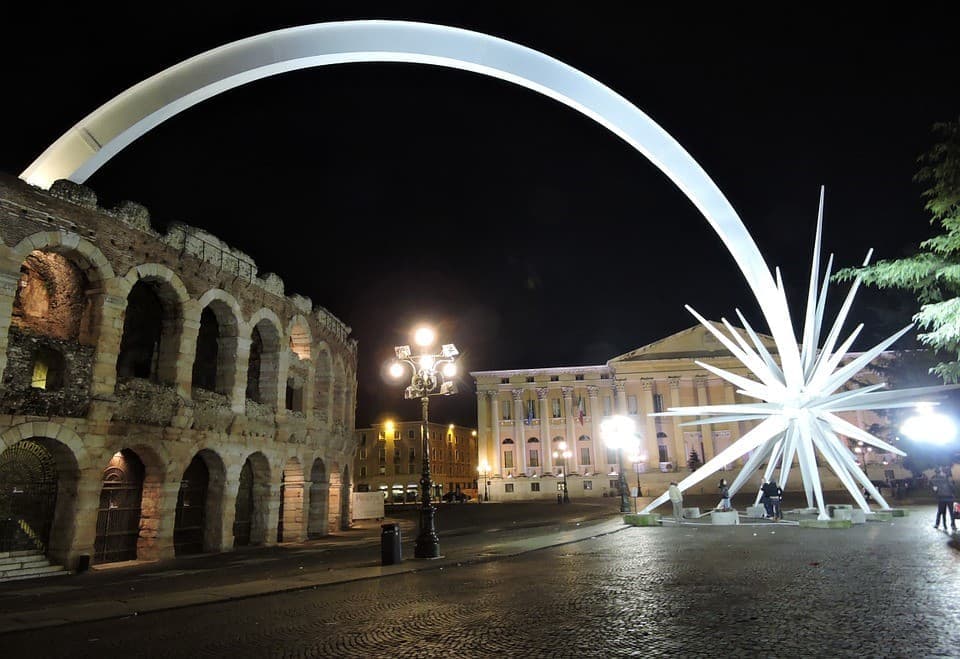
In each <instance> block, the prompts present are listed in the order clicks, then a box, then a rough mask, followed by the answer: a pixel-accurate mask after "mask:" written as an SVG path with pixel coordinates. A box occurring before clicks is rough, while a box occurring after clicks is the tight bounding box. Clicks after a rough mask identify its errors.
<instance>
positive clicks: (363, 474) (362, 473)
mask: <svg viewBox="0 0 960 659" xmlns="http://www.w3.org/2000/svg"><path fill="white" fill-rule="evenodd" d="M366 476H367V465H360V478H366Z"/></svg>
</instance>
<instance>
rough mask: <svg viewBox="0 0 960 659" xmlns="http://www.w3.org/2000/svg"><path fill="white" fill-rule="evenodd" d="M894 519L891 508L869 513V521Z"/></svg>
mask: <svg viewBox="0 0 960 659" xmlns="http://www.w3.org/2000/svg"><path fill="white" fill-rule="evenodd" d="M892 519H893V515H892V514H891V513H890V511H889V510H874V511H873V512H872V513H870V514H869V515H867V521H868V522H889V521H891V520H892Z"/></svg>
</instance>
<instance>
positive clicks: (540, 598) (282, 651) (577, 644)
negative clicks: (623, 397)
mask: <svg viewBox="0 0 960 659" xmlns="http://www.w3.org/2000/svg"><path fill="white" fill-rule="evenodd" d="M615 503H616V502H615V501H610V502H604V503H603V504H601V505H600V506H599V507H597V506H596V505H594V506H593V507H592V508H591V507H587V506H585V505H584V506H576V505H575V506H572V507H570V508H569V509H567V508H566V507H565V506H552V507H550V506H546V505H543V504H541V505H540V507H539V508H536V507H533V508H530V509H526V510H523V511H522V516H523V519H522V520H520V521H519V523H517V524H515V528H511V522H510V520H509V518H510V517H511V516H514V513H513V511H511V508H510V506H509V505H502V506H501V505H495V504H491V505H490V506H489V507H488V508H486V509H484V510H486V511H487V513H486V514H487V517H486V518H484V519H483V526H482V527H478V526H476V525H473V526H471V525H469V524H466V525H459V526H458V524H457V523H456V522H454V520H453V517H454V516H455V511H453V509H448V511H449V512H446V511H445V512H442V513H441V514H442V515H445V516H446V518H447V519H448V520H449V521H448V523H447V531H446V534H445V533H441V550H442V552H443V554H444V556H445V558H444V559H441V560H438V561H417V560H414V559H412V558H411V556H412V552H411V553H406V554H405V556H404V558H405V560H404V561H403V563H402V564H401V565H398V566H386V567H385V566H380V562H379V556H380V554H379V543H378V542H377V539H376V538H375V537H374V536H373V535H372V533H373V531H370V532H368V533H367V534H366V536H365V537H360V536H357V537H356V538H353V539H352V540H347V541H345V542H344V544H343V546H342V547H340V548H339V549H337V548H336V547H334V546H332V545H331V546H329V547H327V548H326V549H320V548H318V547H314V548H313V549H312V550H311V549H309V548H307V547H301V548H286V549H273V550H261V551H260V552H259V553H258V552H255V551H253V552H248V553H244V554H242V555H238V556H228V557H226V558H219V559H217V558H216V557H211V558H206V559H203V558H201V559H194V560H195V562H194V563H190V562H188V561H181V562H178V567H177V568H176V569H169V567H166V568H164V569H163V570H162V571H161V572H163V573H165V574H166V576H167V577H169V578H164V574H161V575H160V576H154V577H153V578H152V580H151V578H150V577H148V576H146V575H147V574H148V573H147V572H144V573H137V574H135V573H133V572H130V573H129V575H128V576H127V577H125V578H122V577H121V576H120V575H121V574H122V570H120V571H117V572H115V573H114V576H113V577H110V576H109V575H110V571H97V572H98V573H97V574H93V573H88V574H87V575H79V576H75V577H74V576H66V577H56V578H50V579H47V580H46V582H45V583H44V584H43V585H38V584H32V585H30V586H22V587H19V588H14V587H12V586H11V584H4V585H3V588H0V606H2V608H3V610H2V615H0V623H3V624H6V625H7V626H5V627H0V628H2V629H4V630H6V633H3V634H2V635H0V643H2V647H3V648H4V653H3V654H4V656H11V657H31V658H34V657H131V656H136V657H203V656H211V657H494V656H498V657H632V656H676V657H698V656H704V657H707V656H709V657H741V656H742V657H952V656H958V655H960V607H958V604H960V579H958V576H957V570H958V567H960V553H958V549H957V547H956V546H955V544H954V541H953V539H952V538H951V536H949V535H947V534H945V533H943V532H941V531H935V530H934V529H933V528H932V523H933V518H934V513H935V510H934V507H933V506H932V505H926V504H920V505H910V506H905V508H906V509H907V510H908V511H909V514H908V516H907V517H902V518H895V519H894V520H893V521H888V522H870V523H868V524H865V525H857V526H855V527H853V528H851V529H842V530H841V529H836V530H834V529H830V530H828V529H810V528H800V527H799V526H796V525H792V524H787V523H779V524H774V523H770V522H765V521H758V522H756V523H747V521H748V520H745V519H744V520H743V522H744V523H742V524H741V525H739V526H710V525H708V524H685V525H683V526H679V527H678V526H675V525H672V524H669V525H668V524H665V525H664V526H662V527H654V528H639V527H626V526H623V525H622V523H621V521H620V516H619V515H618V514H617V513H616V512H615ZM704 504H705V505H706V502H704ZM480 508H483V507H482V506H475V505H474V506H470V507H465V508H464V509H463V510H464V516H465V517H466V516H467V513H470V514H475V513H477V512H478V509H480ZM561 511H562V512H564V514H568V515H569V519H564V518H563V517H562V516H560V513H561ZM538 512H539V513H540V517H542V518H543V519H544V520H545V521H543V522H542V523H537V521H536V517H537V513H538ZM520 515H521V513H519V512H518V513H516V516H520ZM497 519H499V523H496V522H495V521H494V520H497ZM474 522H476V519H475V518H474V519H471V524H473V523H474ZM402 524H404V525H406V524H407V522H406V521H403V522H402ZM406 528H407V529H408V531H409V533H408V535H412V531H410V528H409V526H406ZM410 541H412V538H405V539H404V551H405V552H407V549H408V543H409V542H410ZM278 552H279V553H283V552H287V553H286V556H285V558H283V559H282V560H281V559H280V558H278V556H279V553H278ZM317 556H320V557H324V556H325V557H326V558H317ZM271 557H273V558H271ZM310 557H312V560H311V559H310ZM274 559H275V560H274ZM214 560H217V561H219V562H220V563H224V562H226V561H233V562H234V563H236V565H234V566H233V568H232V570H233V571H229V570H227V568H225V567H224V568H217V569H214V568H213V567H211V565H212V564H211V563H207V564H206V567H204V565H205V564H204V562H203V561H208V562H209V561H214ZM271 560H273V563H271ZM244 561H245V563H244ZM298 562H299V563H300V566H299V567H300V568H302V570H298V569H296V568H297V565H296V564H297V563H298ZM243 565H247V566H248V567H249V569H248V570H244V573H246V574H249V575H252V576H251V577H250V578H251V579H253V578H254V577H255V580H250V581H244V580H243V579H242V578H240V577H238V576H237V575H238V574H239V572H238V570H239V569H241V568H242V566H243ZM191 566H192V567H191ZM297 572H300V574H299V575H298V574H296V573H297ZM105 575H106V576H105ZM298 577H299V579H300V581H299V583H300V586H299V588H300V589H298V590H290V591H288V592H282V593H278V594H266V592H267V590H269V589H268V588H264V587H263V583H264V581H265V580H266V582H267V583H268V584H269V581H270V580H271V579H272V580H274V581H275V586H276V589H282V588H287V587H296V584H297V583H298V582H297V581H296V579H297V578H298ZM71 580H74V581H73V582H71ZM83 580H87V583H89V584H90V585H89V588H88V589H79V592H78V589H76V587H75V584H76V583H81V582H82V581H83ZM311 580H313V584H314V585H309V584H310V583H311ZM228 582H229V583H228ZM151 583H152V584H153V586H151V585H150V584H151ZM191 583H193V584H194V586H195V587H191V585H190V584H191ZM125 584H128V585H125ZM162 584H166V585H162ZM171 584H175V585H176V584H178V585H176V587H173V586H171ZM254 584H257V588H254ZM291 584H294V585H291ZM244 585H246V594H244ZM123 587H129V588H130V589H131V590H132V591H135V592H132V593H131V595H130V597H129V598H127V599H128V600H131V601H134V600H136V601H138V602H139V603H140V604H141V605H143V606H142V607H141V608H144V609H148V608H149V605H148V603H149V602H150V601H151V598H150V596H149V593H147V594H144V592H143V591H145V590H147V591H149V589H150V588H154V589H155V597H154V598H153V599H154V602H153V608H154V609H159V610H152V611H150V610H143V611H134V612H128V613H126V614H125V615H122V617H107V618H106V619H102V620H99V621H91V622H77V623H72V624H57V620H56V609H57V605H56V604H55V603H56V602H58V601H59V602H61V604H60V605H59V606H60V607H61V608H62V609H63V611H66V610H67V609H70V608H71V607H73V608H72V609H71V610H73V611H74V615H77V614H76V612H77V611H78V610H81V609H82V607H83V605H84V604H87V605H89V606H90V607H91V608H89V609H87V610H86V616H87V618H88V619H93V618H96V617H98V615H99V616H101V617H103V616H108V615H109V611H110V610H111V608H110V607H115V606H117V602H118V601H119V600H123V599H124V597H123V595H122V593H121V592H120V591H121V590H122V588H123ZM230 587H233V588H234V589H235V590H234V597H233V598H232V599H229V601H222V602H215V603H210V604H203V605H195V601H194V600H192V599H191V597H196V595H197V594H198V592H197V591H199V592H200V594H202V593H207V596H208V597H209V599H210V600H212V599H215V598H217V597H218V595H217V593H220V594H223V593H228V592H229V588H230ZM51 589H52V590H51ZM56 589H60V593H61V594H62V595H63V596H62V597H60V596H58V592H57V590H56ZM257 589H259V592H257ZM84 590H88V592H87V594H86V595H85V594H84V592H83V591H84ZM99 596H103V601H102V607H103V608H102V610H101V611H100V612H99V614H97V613H96V611H95V609H96V607H97V606H98V604H97V602H96V601H95V600H96V598H97V597H99ZM220 599H227V598H226V597H220ZM44 606H49V607H50V610H49V611H48V614H49V616H50V617H49V618H48V619H46V620H45V621H44V619H42V618H41V617H40V609H41V608H42V607H44ZM14 607H19V610H20V612H21V614H22V616H21V620H22V621H23V624H24V625H35V626H36V628H35V629H31V630H26V631H11V627H10V626H9V625H11V621H14V620H15V618H16V616H17V614H16V612H15V611H14ZM30 612H33V613H32V614H31V613H30ZM28 614H29V615H28ZM80 618H82V616H78V617H75V618H74V619H80ZM61 622H62V621H61Z"/></svg>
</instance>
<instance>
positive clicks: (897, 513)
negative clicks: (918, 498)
mask: <svg viewBox="0 0 960 659" xmlns="http://www.w3.org/2000/svg"><path fill="white" fill-rule="evenodd" d="M887 512H888V513H890V515H891V516H893V517H906V516H907V515H909V514H910V511H909V510H904V509H903V508H891V509H890V510H888V511H887Z"/></svg>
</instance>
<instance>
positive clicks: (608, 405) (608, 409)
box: [603, 396, 613, 416]
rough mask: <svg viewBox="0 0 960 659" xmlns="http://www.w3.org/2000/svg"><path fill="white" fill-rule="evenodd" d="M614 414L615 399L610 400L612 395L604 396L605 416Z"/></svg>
mask: <svg viewBox="0 0 960 659" xmlns="http://www.w3.org/2000/svg"><path fill="white" fill-rule="evenodd" d="M611 414H613V401H612V400H610V396H604V397H603V416H610V415H611Z"/></svg>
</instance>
